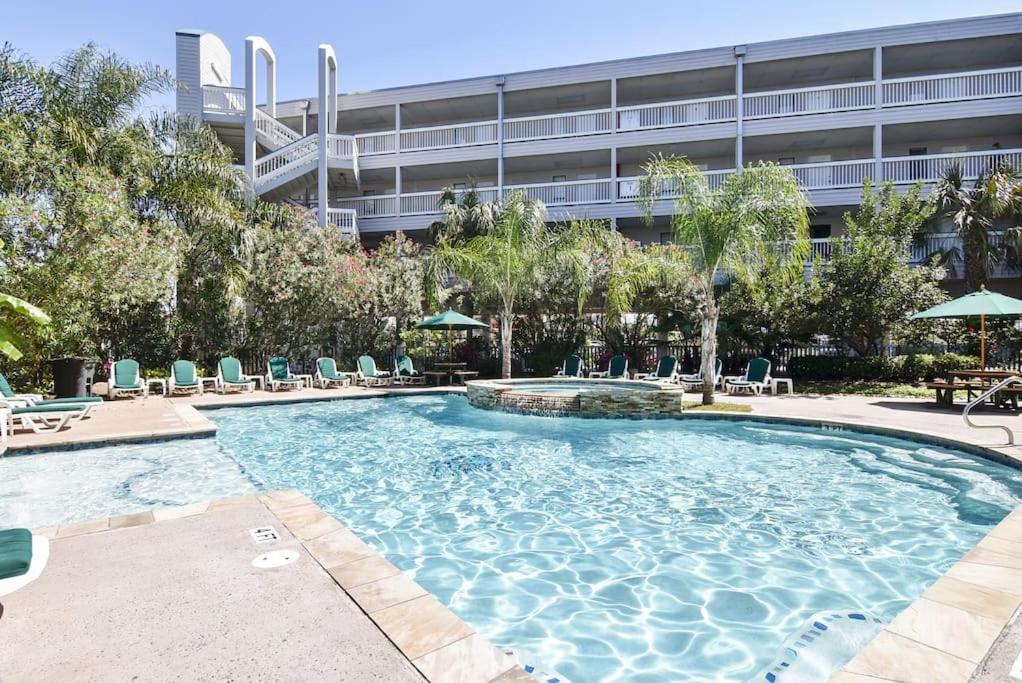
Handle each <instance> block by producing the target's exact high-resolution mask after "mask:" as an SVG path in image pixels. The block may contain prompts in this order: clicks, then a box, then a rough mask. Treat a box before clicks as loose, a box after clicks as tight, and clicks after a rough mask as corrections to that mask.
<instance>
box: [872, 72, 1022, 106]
mask: <svg viewBox="0 0 1022 683" xmlns="http://www.w3.org/2000/svg"><path fill="white" fill-rule="evenodd" d="M883 93H884V106H902V105H909V104H926V103H927V102H954V101H957V100H974V99H980V98H987V97H1008V96H1012V95H1022V67H1011V68H1007V69H985V70H982V71H965V72H961V73H956V74H940V75H935V76H917V77H913V78H890V79H886V80H885V81H884V82H883Z"/></svg>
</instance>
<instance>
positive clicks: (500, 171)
mask: <svg viewBox="0 0 1022 683" xmlns="http://www.w3.org/2000/svg"><path fill="white" fill-rule="evenodd" d="M503 198H504V77H503V76H500V77H498V78H497V199H498V200H501V199H503Z"/></svg>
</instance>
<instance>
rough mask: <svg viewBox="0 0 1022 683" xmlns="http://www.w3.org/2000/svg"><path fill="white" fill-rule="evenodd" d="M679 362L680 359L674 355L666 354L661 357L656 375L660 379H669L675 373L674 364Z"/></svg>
mask: <svg viewBox="0 0 1022 683" xmlns="http://www.w3.org/2000/svg"><path fill="white" fill-rule="evenodd" d="M677 364H678V359H677V358H675V357H674V356H664V357H663V358H661V359H660V362H659V363H657V366H656V376H657V378H659V379H667V378H668V377H670V376H671V375H673V374H674V366H676V365H677Z"/></svg>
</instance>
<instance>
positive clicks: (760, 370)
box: [746, 358, 770, 382]
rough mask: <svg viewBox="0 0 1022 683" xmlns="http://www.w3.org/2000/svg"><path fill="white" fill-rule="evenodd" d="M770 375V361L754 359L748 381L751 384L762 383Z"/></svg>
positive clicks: (747, 374)
mask: <svg viewBox="0 0 1022 683" xmlns="http://www.w3.org/2000/svg"><path fill="white" fill-rule="evenodd" d="M769 374H770V361H768V360H767V359H766V358H753V359H752V360H750V361H749V369H748V371H747V372H746V379H747V380H748V381H750V382H762V381H763V380H765V379H766V376H767V375H769Z"/></svg>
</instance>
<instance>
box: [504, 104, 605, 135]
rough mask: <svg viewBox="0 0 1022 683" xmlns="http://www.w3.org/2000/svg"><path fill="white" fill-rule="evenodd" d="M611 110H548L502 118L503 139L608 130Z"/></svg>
mask: <svg viewBox="0 0 1022 683" xmlns="http://www.w3.org/2000/svg"><path fill="white" fill-rule="evenodd" d="M613 125H614V113H613V110H611V109H599V110H596V111H583V112H573V113H570V114H548V115H544V116H523V117H519V118H513V119H504V140H505V142H520V141H523V140H544V139H547V138H566V137H575V136H578V135H596V134H599V133H609V132H610V131H611V130H612V129H613Z"/></svg>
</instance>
